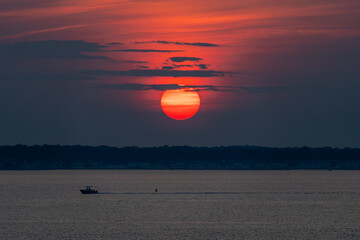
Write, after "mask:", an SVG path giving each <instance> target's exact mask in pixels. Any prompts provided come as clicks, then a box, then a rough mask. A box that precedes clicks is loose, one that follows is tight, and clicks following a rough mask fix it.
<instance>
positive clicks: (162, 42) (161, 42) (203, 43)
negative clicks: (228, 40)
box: [135, 40, 220, 47]
mask: <svg viewBox="0 0 360 240" xmlns="http://www.w3.org/2000/svg"><path fill="white" fill-rule="evenodd" d="M144 43H159V44H175V45H188V46H196V47H218V46H220V45H218V44H214V43H206V42H173V41H160V40H157V41H139V42H135V44H144Z"/></svg>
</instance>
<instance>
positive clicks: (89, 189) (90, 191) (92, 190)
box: [80, 186, 98, 194]
mask: <svg viewBox="0 0 360 240" xmlns="http://www.w3.org/2000/svg"><path fill="white" fill-rule="evenodd" d="M91 187H92V186H86V188H85V189H80V192H81V193H82V194H96V193H98V191H97V190H95V189H91Z"/></svg>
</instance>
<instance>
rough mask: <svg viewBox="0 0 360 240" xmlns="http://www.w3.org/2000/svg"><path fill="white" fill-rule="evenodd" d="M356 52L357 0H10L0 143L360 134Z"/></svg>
mask: <svg viewBox="0 0 360 240" xmlns="http://www.w3.org/2000/svg"><path fill="white" fill-rule="evenodd" d="M359 66H360V2H359V1H358V0H344V1H338V0H336V1H335V0H315V1H314V0H311V1H310V0H304V1H295V0H287V1H284V0H281V1H280V0H275V1H266V0H248V1H237V0H228V1H218V0H213V1H209V0H206V1H205V0H198V1H190V0H184V1H165V0H146V1H145V0H102V1H99V0H87V1H84V0H76V1H75V0H53V1H45V0H30V1H29V0H19V1H13V0H2V1H1V2H0V133H1V134H0V145H13V144H28V145H33V144H71V145H72V144H81V145H111V146H133V145H136V146H159V145H192V146H217V145H245V144H249V145H262V146H304V145H307V146H333V147H360V94H359V92H360V67H359ZM183 87H187V88H191V89H192V90H193V91H196V92H197V93H198V94H199V96H200V99H201V105H200V109H199V112H198V113H197V114H196V115H195V116H194V117H192V118H190V119H188V120H184V121H177V120H173V119H171V118H169V117H167V116H166V115H165V114H164V113H163V111H162V109H161V106H160V98H161V95H162V93H163V92H164V91H165V90H167V89H179V88H183Z"/></svg>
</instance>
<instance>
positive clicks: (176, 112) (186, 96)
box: [161, 89, 200, 120]
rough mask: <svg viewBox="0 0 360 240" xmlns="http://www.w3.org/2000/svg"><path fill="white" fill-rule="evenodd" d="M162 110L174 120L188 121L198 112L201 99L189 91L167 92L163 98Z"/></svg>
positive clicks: (195, 93)
mask: <svg viewBox="0 0 360 240" xmlns="http://www.w3.org/2000/svg"><path fill="white" fill-rule="evenodd" d="M161 108H162V110H163V111H164V113H165V114H166V115H167V116H168V117H170V118H172V119H175V120H186V119H189V118H191V117H193V116H194V115H195V114H196V113H197V112H198V110H199V108H200V97H199V94H198V93H197V92H195V91H191V90H189V89H176V90H166V91H165V92H164V93H163V94H162V96H161Z"/></svg>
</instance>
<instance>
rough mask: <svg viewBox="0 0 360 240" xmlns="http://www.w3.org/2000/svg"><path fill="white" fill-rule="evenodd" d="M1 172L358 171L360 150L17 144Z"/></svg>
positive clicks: (2, 158)
mask: <svg viewBox="0 0 360 240" xmlns="http://www.w3.org/2000/svg"><path fill="white" fill-rule="evenodd" d="M0 170H360V149H359V148H343V149H339V148H330V147H324V148H309V147H302V148H270V147H256V146H229V147H188V146H177V147H169V146H163V147H148V148H138V147H123V148H115V147H107V146H99V147H89V146H60V145H43V146H25V145H16V146H0Z"/></svg>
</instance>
